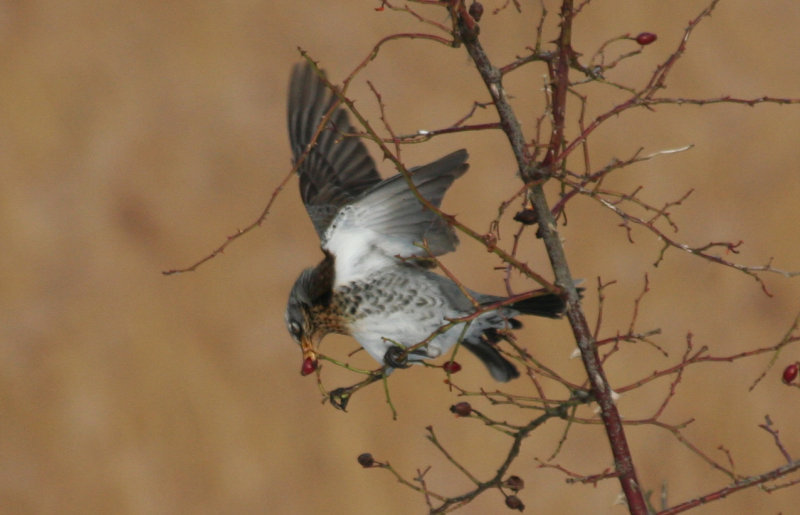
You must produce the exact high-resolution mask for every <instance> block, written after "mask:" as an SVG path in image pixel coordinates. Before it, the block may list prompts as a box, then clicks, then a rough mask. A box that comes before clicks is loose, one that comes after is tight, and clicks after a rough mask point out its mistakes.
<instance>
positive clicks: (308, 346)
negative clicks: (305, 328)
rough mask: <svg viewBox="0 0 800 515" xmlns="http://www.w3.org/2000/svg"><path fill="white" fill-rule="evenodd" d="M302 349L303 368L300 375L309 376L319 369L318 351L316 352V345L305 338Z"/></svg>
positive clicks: (301, 345)
mask: <svg viewBox="0 0 800 515" xmlns="http://www.w3.org/2000/svg"><path fill="white" fill-rule="evenodd" d="M300 349H301V350H302V351H303V367H302V368H301V369H300V373H301V374H302V375H304V376H307V375H308V374H310V373H312V372H314V371H315V370H316V369H317V351H315V350H314V344H313V343H311V339H310V338H303V339H302V340H301V341H300Z"/></svg>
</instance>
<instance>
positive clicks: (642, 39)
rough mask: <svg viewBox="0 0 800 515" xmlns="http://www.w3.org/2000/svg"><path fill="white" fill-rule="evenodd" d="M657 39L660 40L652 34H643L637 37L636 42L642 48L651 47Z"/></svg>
mask: <svg viewBox="0 0 800 515" xmlns="http://www.w3.org/2000/svg"><path fill="white" fill-rule="evenodd" d="M656 39H658V36H656V35H655V34H653V33H652V32H642V33H641V34H639V35H638V36H636V42H637V43H639V44H640V45H642V46H644V45H649V44H650V43H652V42H653V41H655V40H656Z"/></svg>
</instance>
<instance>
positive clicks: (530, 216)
mask: <svg viewBox="0 0 800 515" xmlns="http://www.w3.org/2000/svg"><path fill="white" fill-rule="evenodd" d="M514 221H515V222H519V223H521V224H522V225H533V224H535V223H536V222H538V221H539V217H538V216H536V211H534V210H533V209H524V210H522V211H520V212H519V213H517V214H516V215H514Z"/></svg>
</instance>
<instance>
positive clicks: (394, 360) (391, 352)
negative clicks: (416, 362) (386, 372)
mask: <svg viewBox="0 0 800 515" xmlns="http://www.w3.org/2000/svg"><path fill="white" fill-rule="evenodd" d="M383 362H384V363H386V365H387V366H390V367H392V368H408V367H410V366H411V365H410V364H409V362H408V352H406V350H405V349H404V348H403V347H400V346H397V345H392V346H391V347H389V348H388V349H387V350H386V354H384V355H383Z"/></svg>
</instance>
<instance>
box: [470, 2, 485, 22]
mask: <svg viewBox="0 0 800 515" xmlns="http://www.w3.org/2000/svg"><path fill="white" fill-rule="evenodd" d="M469 15H470V16H472V19H473V20H475V21H481V16H483V4H481V3H480V2H472V5H470V6H469Z"/></svg>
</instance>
